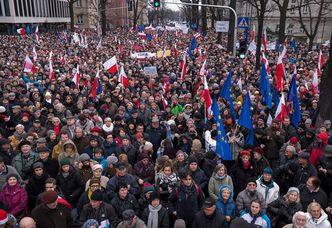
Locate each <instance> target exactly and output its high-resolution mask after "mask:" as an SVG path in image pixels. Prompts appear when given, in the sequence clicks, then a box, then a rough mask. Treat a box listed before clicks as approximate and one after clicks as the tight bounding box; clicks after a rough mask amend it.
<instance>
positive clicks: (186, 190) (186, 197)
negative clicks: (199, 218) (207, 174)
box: [168, 170, 204, 227]
mask: <svg viewBox="0 0 332 228" xmlns="http://www.w3.org/2000/svg"><path fill="white" fill-rule="evenodd" d="M180 179H181V181H180V185H179V186H178V187H176V189H175V190H174V191H173V192H172V193H171V195H170V196H169V199H168V206H169V213H170V214H171V215H172V216H173V217H175V218H178V219H183V220H184V221H185V222H186V226H189V227H191V225H192V224H193V219H194V216H195V214H196V213H197V212H198V211H199V210H200V208H201V207H202V205H203V202H204V194H203V192H202V189H201V188H200V187H199V185H197V184H196V183H195V182H194V180H193V177H192V175H191V172H190V171H188V170H183V171H182V172H181V173H180Z"/></svg>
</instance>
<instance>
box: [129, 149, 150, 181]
mask: <svg viewBox="0 0 332 228" xmlns="http://www.w3.org/2000/svg"><path fill="white" fill-rule="evenodd" d="M138 160H139V161H138V162H137V163H136V164H135V166H134V170H133V173H134V175H135V176H136V177H137V180H138V184H139V185H141V186H142V185H143V184H144V182H152V181H153V179H154V166H153V164H152V163H151V161H150V157H149V155H148V154H146V153H141V154H140V155H139V159H138Z"/></svg>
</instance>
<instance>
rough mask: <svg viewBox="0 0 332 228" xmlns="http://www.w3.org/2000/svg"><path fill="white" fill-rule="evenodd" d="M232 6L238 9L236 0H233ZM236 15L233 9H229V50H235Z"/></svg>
mask: <svg viewBox="0 0 332 228" xmlns="http://www.w3.org/2000/svg"><path fill="white" fill-rule="evenodd" d="M229 6H230V7H232V8H233V9H234V10H235V11H236V0H231V2H230V4H229ZM235 23H236V22H235V16H234V14H233V12H232V11H229V30H228V43H227V50H228V51H229V52H233V47H234V45H236V44H234V30H235Z"/></svg>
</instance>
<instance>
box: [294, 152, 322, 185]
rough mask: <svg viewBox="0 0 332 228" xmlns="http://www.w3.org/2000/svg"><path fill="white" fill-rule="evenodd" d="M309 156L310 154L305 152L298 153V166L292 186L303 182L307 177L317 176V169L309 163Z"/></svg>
mask: <svg viewBox="0 0 332 228" xmlns="http://www.w3.org/2000/svg"><path fill="white" fill-rule="evenodd" d="M309 156H310V155H309V154H308V153H306V152H300V153H299V154H298V164H299V168H298V169H297V171H296V173H295V176H294V183H293V185H294V186H299V185H301V184H305V183H306V182H307V180H308V178H309V177H311V176H317V170H316V168H315V167H314V166H313V165H312V164H311V162H310V160H309Z"/></svg>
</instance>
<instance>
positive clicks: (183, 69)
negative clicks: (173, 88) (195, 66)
mask: <svg viewBox="0 0 332 228" xmlns="http://www.w3.org/2000/svg"><path fill="white" fill-rule="evenodd" d="M186 54H187V52H184V53H183V60H182V63H181V67H182V71H181V82H183V81H184V77H185V76H186V73H187V63H186Z"/></svg>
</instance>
